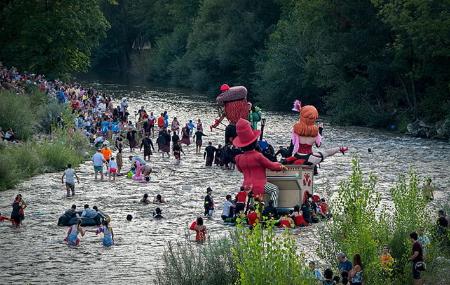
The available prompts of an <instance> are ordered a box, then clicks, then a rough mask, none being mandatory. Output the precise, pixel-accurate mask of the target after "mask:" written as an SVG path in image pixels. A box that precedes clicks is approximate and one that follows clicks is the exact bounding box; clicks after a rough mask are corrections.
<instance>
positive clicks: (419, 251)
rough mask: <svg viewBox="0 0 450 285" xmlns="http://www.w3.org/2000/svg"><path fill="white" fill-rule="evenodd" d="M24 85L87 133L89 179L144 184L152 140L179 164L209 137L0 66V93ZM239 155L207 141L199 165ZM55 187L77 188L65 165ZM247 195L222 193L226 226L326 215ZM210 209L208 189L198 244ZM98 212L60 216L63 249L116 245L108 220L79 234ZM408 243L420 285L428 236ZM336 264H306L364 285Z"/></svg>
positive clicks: (303, 221)
mask: <svg viewBox="0 0 450 285" xmlns="http://www.w3.org/2000/svg"><path fill="white" fill-rule="evenodd" d="M30 84H31V85H35V86H36V87H37V88H38V89H39V90H40V91H41V92H44V93H46V94H48V96H50V97H52V98H54V99H55V100H57V102H59V103H60V104H64V105H68V106H70V108H71V110H72V112H73V114H75V118H76V119H75V122H74V123H75V128H76V129H78V130H79V131H80V132H82V133H83V134H85V135H86V136H87V137H88V138H89V139H90V141H91V143H92V145H94V146H95V148H96V152H95V154H94V155H93V156H92V162H93V168H94V179H95V180H97V179H98V178H100V180H104V179H105V177H104V176H105V175H107V177H108V179H109V180H113V181H115V180H116V178H117V177H120V176H122V175H126V177H128V178H131V179H132V180H134V181H138V182H142V183H146V182H149V181H150V175H151V174H152V172H153V170H152V167H151V164H150V161H151V157H152V155H153V154H154V152H155V144H154V143H153V139H155V137H156V141H155V142H156V147H157V151H158V152H159V153H161V156H162V157H165V156H167V157H168V158H170V156H171V154H172V155H173V157H174V158H175V160H176V162H179V161H180V160H181V155H182V154H183V155H184V151H183V148H182V146H183V145H185V146H188V145H190V144H191V139H192V141H195V146H196V148H195V149H196V154H201V153H202V147H203V138H204V137H207V135H206V134H205V133H204V128H203V123H202V121H201V120H200V119H197V121H196V123H194V120H192V119H191V120H188V121H187V122H186V123H185V124H184V125H182V124H181V123H180V121H179V120H178V119H177V118H176V117H174V118H173V119H172V121H171V122H169V121H170V120H169V114H168V112H167V111H164V112H162V113H161V114H160V115H159V116H158V117H156V116H155V115H154V112H147V111H146V110H145V107H144V106H142V107H141V108H140V109H139V110H138V111H137V112H136V114H135V115H136V122H135V123H133V122H132V120H131V119H130V113H129V110H128V99H127V98H122V99H121V100H120V103H119V104H118V105H116V106H115V105H114V101H113V100H112V98H111V97H109V96H107V95H105V94H102V93H101V92H97V91H96V90H94V89H93V88H84V87H82V86H81V85H80V84H77V83H73V84H67V83H63V82H61V81H58V80H54V81H48V80H46V79H45V77H44V76H41V75H35V74H28V73H24V74H21V73H19V72H18V71H17V70H16V69H15V68H11V69H7V68H5V67H2V66H1V65H0V89H7V90H13V91H15V92H17V93H23V92H24V90H25V88H26V86H27V85H30ZM253 110H254V108H253ZM253 113H254V114H256V113H258V116H260V113H259V111H253ZM253 113H252V114H253ZM252 116H253V115H252ZM259 119H260V118H259ZM258 121H259V120H258V119H257V118H256V119H255V120H254V121H252V127H253V128H254V129H256V128H257V125H254V124H255V122H256V124H257V122H258ZM56 123H58V124H59V125H62V126H63V125H64V122H63V121H62V118H61V117H58V118H57V122H56ZM0 139H1V140H5V141H10V142H14V141H15V140H16V138H15V134H14V131H13V130H12V129H8V130H7V131H6V132H3V131H2V129H1V128H0ZM125 143H127V144H128V147H129V149H130V152H131V153H132V155H130V156H129V157H128V158H129V162H130V164H131V167H130V169H129V170H127V171H125V172H124V171H123V167H124V162H123V149H124V147H125ZM137 149H139V152H143V153H142V154H143V155H142V156H140V155H139V154H136V150H137ZM257 150H258V151H259V152H261V153H262V154H263V155H264V156H265V157H267V158H268V159H270V160H271V161H283V160H284V159H286V158H288V157H290V156H291V155H292V152H293V146H292V145H291V146H289V147H283V146H280V147H279V149H278V151H277V152H275V150H274V149H273V147H272V146H271V145H270V144H268V143H267V142H266V141H264V140H260V141H258V144H257ZM240 153H241V149H240V148H237V147H236V146H234V145H233V144H232V143H231V142H227V143H226V144H225V145H224V146H222V145H221V144H219V145H218V146H217V147H216V146H214V145H213V143H212V142H208V144H207V146H206V147H205V148H204V152H203V159H204V160H205V165H206V166H208V167H212V166H213V165H215V166H217V167H222V168H224V169H234V167H235V163H236V162H235V157H236V156H237V155H239V154H240ZM279 155H281V159H279V158H278V156H279ZM98 176H100V177H98ZM61 182H62V183H63V184H65V188H66V195H67V197H69V196H74V195H75V194H76V191H75V190H76V189H75V182H78V183H79V182H80V179H79V177H78V175H77V173H76V171H75V170H74V169H73V168H72V165H71V164H68V165H67V168H66V169H65V171H64V173H63V175H62V177H61ZM430 184H431V180H429V181H428V184H427V187H428V188H431V186H430ZM252 190H253V189H252V187H244V186H242V187H241V188H240V190H239V191H238V192H237V193H235V195H234V197H232V195H230V194H228V195H226V197H225V201H224V202H223V207H222V213H221V218H222V220H223V221H224V222H225V223H228V224H241V225H245V226H248V227H249V228H250V229H252V228H253V227H255V226H256V225H257V224H261V225H263V226H276V227H280V228H295V227H306V226H309V225H311V224H313V223H318V222H319V221H321V220H322V219H329V218H330V217H331V213H330V211H329V207H328V204H327V202H326V200H325V199H324V198H321V197H320V196H319V195H317V194H315V195H312V194H308V196H307V197H306V199H304V201H303V202H302V203H301V204H299V205H296V206H295V207H294V208H293V209H292V210H290V211H280V210H279V209H277V208H276V207H275V206H274V201H273V200H270V201H268V202H267V205H265V204H264V202H262V201H260V200H258V199H254V197H253V191H252ZM428 192H430V191H428ZM428 192H427V193H428ZM428 196H429V199H432V198H433V194H432V190H431V192H430V194H428ZM140 202H141V203H143V204H150V203H153V204H163V203H166V201H165V200H164V199H163V198H162V196H161V195H160V194H158V195H157V196H156V197H155V198H154V199H153V200H152V201H150V200H149V196H148V194H144V196H143V198H142V199H141V200H140ZM215 205H216V204H215V202H214V198H213V190H212V189H211V188H210V187H208V188H207V190H206V196H205V198H204V216H203V217H202V216H199V217H197V218H196V220H195V221H194V222H192V224H191V225H190V227H189V229H190V230H192V231H195V233H196V236H195V240H196V241H197V242H204V241H205V240H206V239H207V227H206V225H205V224H204V220H203V218H208V219H210V218H212V217H213V215H214V211H215ZM26 208H27V204H26V203H25V201H24V200H23V198H22V196H21V195H20V194H19V195H17V196H16V198H15V199H14V201H13V203H12V212H11V215H10V217H6V216H1V215H0V221H7V220H10V221H11V222H12V224H13V225H14V226H16V227H18V226H20V225H21V223H22V221H23V220H24V218H25V213H24V210H25V209H26ZM98 213H99V211H98V208H97V207H96V206H94V207H93V208H92V209H91V208H90V207H89V205H85V206H84V210H83V211H82V213H81V215H79V213H78V212H77V211H76V205H73V206H72V207H71V209H69V210H68V211H66V213H65V215H68V216H70V217H76V218H77V222H76V223H75V224H73V225H70V226H69V229H68V231H67V235H66V238H65V241H66V242H67V244H68V245H71V246H77V245H79V243H80V237H82V236H84V235H85V233H86V232H93V233H95V234H97V235H98V234H102V235H103V237H102V244H103V245H104V246H112V245H113V244H114V232H113V229H112V226H111V225H110V219H109V217H107V216H106V217H105V219H103V220H102V221H101V224H100V225H98V227H97V229H96V230H85V229H84V228H83V226H82V221H83V219H85V218H95V217H96V216H97V215H98ZM126 219H127V220H128V221H132V219H133V217H132V216H131V215H127V217H126ZM153 219H155V220H160V219H164V216H163V213H162V210H161V208H160V207H156V208H155V210H154V212H153ZM447 229H448V219H447V217H446V214H445V212H444V211H439V219H438V231H439V233H440V234H441V235H446V231H447ZM410 238H411V240H412V255H411V258H410V260H411V262H412V264H413V271H412V272H413V278H414V279H415V280H418V281H417V283H416V284H421V283H420V280H421V276H420V275H421V271H423V267H424V265H423V264H424V263H423V261H424V252H425V249H426V246H427V242H426V238H425V237H424V236H423V235H420V231H419V233H416V232H414V233H411V235H410ZM337 259H338V264H339V266H338V268H339V274H334V272H333V271H332V270H331V269H326V270H325V271H323V274H322V273H321V272H320V270H319V269H317V267H316V264H315V263H314V262H310V263H309V268H310V269H311V271H312V274H313V275H314V277H315V278H316V279H317V280H318V282H321V283H322V284H325V285H330V284H354V285H358V284H363V282H364V275H363V272H364V266H363V264H362V261H361V256H360V255H359V254H356V255H354V256H353V262H351V261H349V260H348V259H347V257H346V255H345V254H344V253H339V254H338V255H337ZM380 263H381V266H382V267H383V268H384V269H385V270H386V272H387V273H386V274H390V273H389V272H391V270H392V266H393V264H394V263H395V261H394V259H393V258H392V256H391V255H390V253H389V248H388V247H384V248H383V249H382V251H381V254H380Z"/></svg>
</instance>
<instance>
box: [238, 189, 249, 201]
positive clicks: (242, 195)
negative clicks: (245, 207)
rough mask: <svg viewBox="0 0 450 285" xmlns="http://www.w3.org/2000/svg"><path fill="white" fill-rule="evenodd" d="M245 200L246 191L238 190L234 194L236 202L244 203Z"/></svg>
mask: <svg viewBox="0 0 450 285" xmlns="http://www.w3.org/2000/svg"><path fill="white" fill-rule="evenodd" d="M246 200H247V192H245V191H239V192H238V193H237V194H236V202H237V203H245V201H246Z"/></svg>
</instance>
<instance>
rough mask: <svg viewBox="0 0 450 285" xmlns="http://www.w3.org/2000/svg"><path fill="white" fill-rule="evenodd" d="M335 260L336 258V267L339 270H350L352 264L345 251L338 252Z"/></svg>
mask: <svg viewBox="0 0 450 285" xmlns="http://www.w3.org/2000/svg"><path fill="white" fill-rule="evenodd" d="M337 260H338V268H339V271H340V272H344V271H346V272H350V270H352V267H353V264H352V263H351V261H349V260H348V259H347V256H346V255H345V253H343V252H340V253H338V254H337Z"/></svg>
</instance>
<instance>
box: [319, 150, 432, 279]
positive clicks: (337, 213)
mask: <svg viewBox="0 0 450 285" xmlns="http://www.w3.org/2000/svg"><path fill="white" fill-rule="evenodd" d="M352 163H353V166H352V174H351V176H350V177H349V178H348V180H346V181H343V182H341V184H340V186H339V190H338V197H337V198H336V199H334V200H333V202H332V204H331V209H332V211H333V219H332V220H331V221H329V222H327V223H325V224H323V225H322V227H321V229H320V231H319V232H320V246H319V254H320V256H321V257H322V258H324V259H325V260H326V261H327V262H329V263H331V264H335V265H336V256H335V254H336V253H338V252H344V253H346V254H347V255H348V256H349V259H350V260H351V258H352V256H353V255H354V254H357V253H358V254H360V255H361V257H362V262H363V265H364V278H365V284H410V283H411V263H410V262H409V261H408V258H409V257H410V256H411V242H410V241H409V234H410V233H411V232H413V231H416V230H418V229H419V228H423V227H427V226H428V228H430V227H431V225H432V223H430V222H429V219H427V217H428V218H429V217H430V213H429V212H428V210H427V202H426V200H425V197H424V194H423V191H422V189H421V188H419V186H418V184H419V183H418V181H419V179H418V177H417V175H416V173H415V172H414V171H413V170H410V172H409V173H408V175H404V176H400V177H399V179H398V181H397V183H396V185H395V186H394V187H393V188H392V189H391V191H390V193H391V196H392V202H393V207H390V208H389V209H387V208H386V207H381V206H380V196H379V194H378V193H377V192H376V178H375V177H374V176H373V175H369V178H368V179H366V178H365V177H364V175H363V174H362V171H361V168H360V166H359V162H358V160H357V159H354V160H353V162H352ZM425 234H426V232H425ZM384 245H388V246H389V247H390V248H391V254H392V256H393V258H394V260H395V262H394V267H393V271H392V274H393V275H391V277H390V278H388V277H386V272H384V271H383V269H382V267H381V264H380V261H379V256H380V254H381V249H382V248H383V246H384ZM429 261H430V262H433V260H429Z"/></svg>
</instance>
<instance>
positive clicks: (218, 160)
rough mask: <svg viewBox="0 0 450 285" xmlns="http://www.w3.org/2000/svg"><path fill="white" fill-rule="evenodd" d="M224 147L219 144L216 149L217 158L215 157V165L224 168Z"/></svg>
mask: <svg viewBox="0 0 450 285" xmlns="http://www.w3.org/2000/svg"><path fill="white" fill-rule="evenodd" d="M222 150H223V149H222V145H221V144H219V145H218V146H217V148H216V156H215V157H214V164H215V165H216V166H223V163H222Z"/></svg>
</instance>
